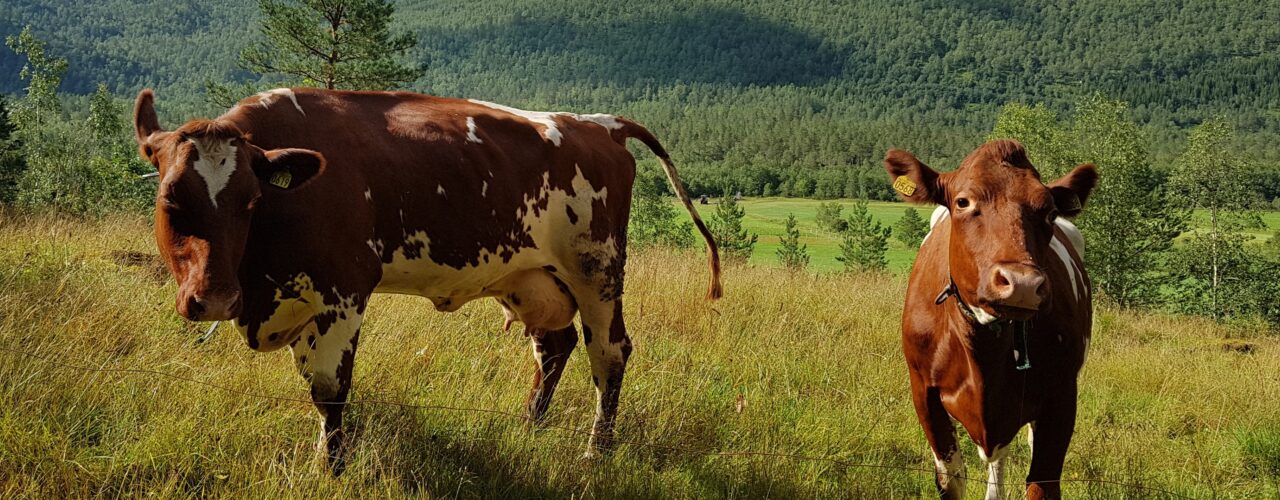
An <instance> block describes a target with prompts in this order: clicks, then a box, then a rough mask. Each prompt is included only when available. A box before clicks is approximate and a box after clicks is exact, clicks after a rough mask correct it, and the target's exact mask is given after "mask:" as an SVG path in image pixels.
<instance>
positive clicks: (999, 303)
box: [978, 263, 1049, 316]
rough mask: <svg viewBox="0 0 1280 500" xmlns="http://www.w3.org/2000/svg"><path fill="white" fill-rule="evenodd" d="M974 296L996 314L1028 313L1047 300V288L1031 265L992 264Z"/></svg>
mask: <svg viewBox="0 0 1280 500" xmlns="http://www.w3.org/2000/svg"><path fill="white" fill-rule="evenodd" d="M978 297H979V300H980V301H981V302H984V303H986V304H988V305H990V306H991V307H992V309H995V310H996V311H998V312H1000V313H1002V314H1000V316H1022V315H1030V314H1033V313H1035V312H1036V311H1039V310H1040V308H1041V307H1042V306H1044V304H1045V303H1047V302H1048V301H1049V287H1048V286H1047V283H1046V279H1045V275H1044V273H1043V272H1041V271H1040V270H1039V269H1037V268H1035V267H1033V266H1029V265H1026V264H1013V263H1007V264H996V265H993V266H991V269H990V270H989V271H988V272H987V276H986V279H984V280H983V281H982V285H981V286H980V287H979V289H978Z"/></svg>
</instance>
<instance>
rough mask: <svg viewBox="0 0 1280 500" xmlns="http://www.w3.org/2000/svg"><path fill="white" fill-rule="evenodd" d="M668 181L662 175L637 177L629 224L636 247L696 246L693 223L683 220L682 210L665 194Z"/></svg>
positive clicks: (631, 237)
mask: <svg viewBox="0 0 1280 500" xmlns="http://www.w3.org/2000/svg"><path fill="white" fill-rule="evenodd" d="M654 181H656V182H654ZM665 182H666V180H665V179H662V178H649V179H645V178H637V179H636V186H635V191H634V192H635V195H634V198H633V199H632V202H631V223H630V225H628V226H627V244H628V245H630V246H631V247H632V248H636V249H640V248H646V247H652V246H663V247H672V248H692V247H693V244H694V237H693V223H692V222H688V221H682V220H680V212H679V211H678V210H676V207H675V206H674V205H673V204H672V203H671V202H670V201H669V200H668V199H667V198H666V197H665V196H663V189H662V187H663V186H665V184H664V183H665Z"/></svg>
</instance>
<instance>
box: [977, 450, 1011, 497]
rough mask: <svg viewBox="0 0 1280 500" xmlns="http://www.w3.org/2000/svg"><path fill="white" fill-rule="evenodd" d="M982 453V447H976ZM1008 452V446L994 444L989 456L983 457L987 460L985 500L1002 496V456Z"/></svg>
mask: <svg viewBox="0 0 1280 500" xmlns="http://www.w3.org/2000/svg"><path fill="white" fill-rule="evenodd" d="M978 453H979V454H982V449H981V448H979V449H978ZM1008 454H1009V448H1008V446H996V447H995V449H993V450H991V456H990V457H986V456H984V457H983V460H984V461H986V462H987V500H998V499H1000V498H1001V497H1003V496H1004V464H1005V462H1004V458H1005V456H1006V455H1008Z"/></svg>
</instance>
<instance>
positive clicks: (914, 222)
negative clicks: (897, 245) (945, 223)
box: [893, 207, 929, 248]
mask: <svg viewBox="0 0 1280 500" xmlns="http://www.w3.org/2000/svg"><path fill="white" fill-rule="evenodd" d="M928 232H929V225H928V224H926V223H925V222H924V219H923V218H921V217H920V211H919V210H916V209H915V208H912V207H907V210H906V211H905V212H903V213H902V218H901V219H898V222H896V223H894V224H893V237H894V239H896V240H898V241H901V242H902V244H903V245H906V246H907V247H908V248H916V247H919V246H920V243H922V242H924V235H925V234H927V233H928Z"/></svg>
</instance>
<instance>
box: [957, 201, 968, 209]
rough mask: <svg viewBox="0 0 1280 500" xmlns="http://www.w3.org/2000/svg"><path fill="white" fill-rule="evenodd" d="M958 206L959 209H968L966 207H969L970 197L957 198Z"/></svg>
mask: <svg viewBox="0 0 1280 500" xmlns="http://www.w3.org/2000/svg"><path fill="white" fill-rule="evenodd" d="M956 208H959V209H962V210H963V209H966V208H969V199H968V198H956Z"/></svg>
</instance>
